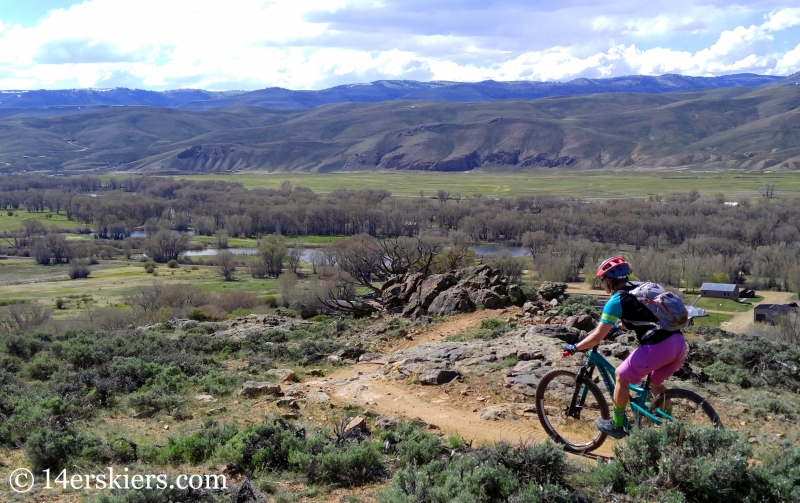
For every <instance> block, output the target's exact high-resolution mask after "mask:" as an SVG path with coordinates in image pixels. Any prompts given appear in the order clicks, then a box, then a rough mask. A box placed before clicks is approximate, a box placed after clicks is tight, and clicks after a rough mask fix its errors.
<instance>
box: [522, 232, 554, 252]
mask: <svg viewBox="0 0 800 503" xmlns="http://www.w3.org/2000/svg"><path fill="white" fill-rule="evenodd" d="M552 241H553V238H552V236H550V235H549V234H548V233H546V232H544V231H534V232H531V231H527V232H525V233H524V234H523V235H522V246H524V247H525V248H527V249H528V253H530V254H531V257H533V258H536V255H537V254H538V253H541V252H543V251H544V249H545V248H546V247H547V245H549V244H550V243H552Z"/></svg>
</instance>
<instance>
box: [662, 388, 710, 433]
mask: <svg viewBox="0 0 800 503" xmlns="http://www.w3.org/2000/svg"><path fill="white" fill-rule="evenodd" d="M670 409H671V410H670ZM649 412H650V414H652V415H653V416H655V417H657V418H659V419H661V420H662V421H670V420H671V421H678V422H680V423H682V424H692V425H696V426H714V427H716V428H722V421H721V420H720V418H719V415H718V414H717V412H716V411H715V410H714V408H713V407H712V406H711V404H710V403H708V401H706V399H705V398H703V397H701V396H700V395H698V394H697V393H695V392H694V391H689V390H686V389H668V390H666V391H664V392H663V393H661V394H660V395H658V396H657V397H655V398H654V399H653V403H652V404H651V405H650V410H649ZM648 422H649V421H648Z"/></svg>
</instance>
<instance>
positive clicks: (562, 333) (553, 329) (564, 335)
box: [526, 325, 582, 344]
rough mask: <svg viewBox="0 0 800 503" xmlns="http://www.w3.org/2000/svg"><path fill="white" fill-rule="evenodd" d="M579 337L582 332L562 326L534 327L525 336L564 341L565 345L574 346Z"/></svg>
mask: <svg viewBox="0 0 800 503" xmlns="http://www.w3.org/2000/svg"><path fill="white" fill-rule="evenodd" d="M581 335H582V332H581V331H580V330H577V329H575V328H568V327H565V326H562V325H534V326H532V327H531V328H530V329H529V330H528V333H527V334H526V336H539V337H551V338H555V339H559V340H561V341H564V342H566V343H567V344H575V343H576V342H578V340H579V339H580V337H581Z"/></svg>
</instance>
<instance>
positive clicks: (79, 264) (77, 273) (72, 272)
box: [69, 259, 92, 279]
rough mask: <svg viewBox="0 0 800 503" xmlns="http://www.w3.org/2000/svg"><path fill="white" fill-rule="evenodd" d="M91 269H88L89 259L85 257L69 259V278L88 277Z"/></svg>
mask: <svg viewBox="0 0 800 503" xmlns="http://www.w3.org/2000/svg"><path fill="white" fill-rule="evenodd" d="M91 273H92V271H91V270H90V269H89V261H87V260H85V259H78V260H70V262H69V277H70V279H85V278H88V277H89V275H90V274H91Z"/></svg>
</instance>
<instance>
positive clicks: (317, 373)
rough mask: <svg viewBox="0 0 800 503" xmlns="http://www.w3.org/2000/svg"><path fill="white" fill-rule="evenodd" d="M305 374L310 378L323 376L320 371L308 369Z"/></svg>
mask: <svg viewBox="0 0 800 503" xmlns="http://www.w3.org/2000/svg"><path fill="white" fill-rule="evenodd" d="M306 374H307V375H309V376H311V377H322V376H323V373H322V369H309V370H306Z"/></svg>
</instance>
